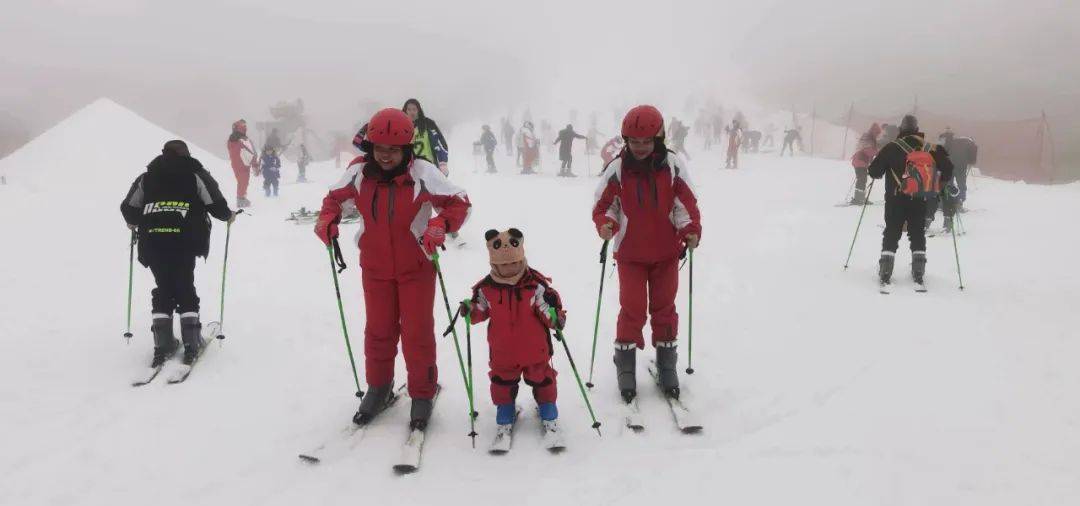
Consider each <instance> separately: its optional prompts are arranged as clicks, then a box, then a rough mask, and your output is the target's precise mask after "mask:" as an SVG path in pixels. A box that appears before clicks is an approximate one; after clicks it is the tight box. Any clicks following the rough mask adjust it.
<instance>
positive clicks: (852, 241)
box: [844, 179, 874, 271]
mask: <svg viewBox="0 0 1080 506" xmlns="http://www.w3.org/2000/svg"><path fill="white" fill-rule="evenodd" d="M873 189H874V180H873V179H871V180H870V184H869V185H867V187H866V196H867V197H869V196H870V192H871V191H873ZM869 201H870V199H869V198H865V199H863V204H862V210H861V211H859V223H858V224H856V225H855V236H854V237H852V238H851V248H848V252H847V260H844V270H845V271H846V270H847V268H848V263H850V262H851V252H853V251H855V239H857V238H858V237H859V228H860V227H862V220H863V215H865V214H866V203H867V202H869Z"/></svg>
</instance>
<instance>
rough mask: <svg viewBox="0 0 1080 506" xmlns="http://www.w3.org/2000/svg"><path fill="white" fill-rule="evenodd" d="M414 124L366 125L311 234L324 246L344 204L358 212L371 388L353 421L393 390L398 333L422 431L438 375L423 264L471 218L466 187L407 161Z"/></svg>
mask: <svg viewBox="0 0 1080 506" xmlns="http://www.w3.org/2000/svg"><path fill="white" fill-rule="evenodd" d="M412 140H413V122H412V120H410V119H409V117H408V116H407V115H405V113H404V112H402V111H400V110H398V109H383V110H382V111H379V112H378V113H376V114H375V115H374V116H373V117H372V118H371V121H370V122H368V130H367V137H366V139H365V140H364V144H365V146H364V149H363V151H364V152H365V153H368V154H367V155H364V156H360V157H358V158H356V159H355V160H353V162H352V163H351V164H350V165H349V168H348V169H346V171H345V174H344V177H343V178H342V179H341V181H339V182H338V183H337V184H335V185H334V186H333V187H332V188H331V190H330V192H329V193H328V194H327V195H326V197H325V198H324V199H323V205H322V211H321V212H320V214H319V219H318V221H317V222H316V224H315V233H316V234H317V235H318V236H319V238H320V239H322V241H323V242H324V243H325V244H327V245H330V244H331V242H332V241H333V240H334V239H335V238H336V237H337V236H338V222H339V221H340V219H341V211H342V205H343V204H345V203H346V202H349V201H351V202H352V203H354V204H355V206H356V209H357V210H358V211H359V212H360V215H361V218H362V219H361V220H360V222H359V223H360V231H359V232H358V233H357V244H358V245H359V248H360V269H361V274H362V279H363V285H364V305H365V309H366V326H365V328H364V363H365V374H366V379H367V383H368V386H369V391H368V393H367V394H366V395H365V396H364V398H363V400H362V401H361V403H360V409H359V410H358V412H357V414H356V416H355V417H354V418H353V421H355V422H356V423H358V424H361V425H363V424H366V423H368V422H369V421H371V419H372V418H374V417H375V416H376V415H377V414H378V413H379V412H380V411H381V410H382V409H383V408H384V407H385V406H386V402H387V400H388V399H389V398H390V396H391V392H392V391H393V382H394V359H395V357H396V356H397V343H398V340H399V337H400V340H401V347H402V352H403V354H404V356H405V368H406V369H407V372H408V380H407V381H408V391H409V396H410V397H411V398H412V399H413V401H412V402H413V405H412V413H411V417H410V420H411V422H410V423H411V425H412V426H413V427H414V428H416V427H422V426H426V424H427V419H428V418H429V417H430V414H431V399H432V398H433V397H434V395H435V389H436V382H437V381H438V370H437V368H436V365H435V319H434V302H435V266H434V264H433V263H432V261H431V257H432V255H434V253H435V251H436V249H437V248H438V247H439V246H441V245H442V244H443V242H444V240H445V236H446V234H447V233H448V232H454V231H456V230H458V229H459V228H461V225H462V224H463V223H464V222H465V220H466V218H467V217H468V214H469V206H470V204H469V199H468V196H467V195H466V194H465V191H464V190H462V189H461V188H458V187H457V186H454V185H453V184H452V183H451V182H450V181H449V180H447V179H446V176H444V175H443V174H442V172H440V171H439V169H438V168H437V167H435V166H434V165H432V164H431V163H430V162H428V161H426V160H423V159H420V158H417V157H415V156H413V153H412V148H411V146H412Z"/></svg>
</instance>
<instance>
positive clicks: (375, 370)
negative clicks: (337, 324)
mask: <svg viewBox="0 0 1080 506" xmlns="http://www.w3.org/2000/svg"><path fill="white" fill-rule="evenodd" d="M245 130H246V124H244V122H243V121H239V122H237V124H235V125H234V135H233V136H231V137H230V146H229V147H230V156H231V158H233V161H234V162H238V163H234V171H235V173H236V177H237V181H238V195H237V203H238V204H245V205H246V204H248V202H246V199H245V193H244V191H245V190H246V188H242V187H241V182H243V183H246V182H247V177H249V171H248V170H247V169H250V167H251V164H252V162H251V161H248V160H247V159H246V157H247V155H251V156H253V155H254V150H253V149H250V148H251V146H250V141H248V140H247V139H246V132H245ZM523 130H529V129H523ZM664 132H665V129H664V120H663V117H662V115H661V113H660V112H659V111H658V110H657V109H656V108H655V107H652V106H638V107H635V108H633V109H631V110H630V111H629V112H627V114H626V116H625V118H624V120H623V122H622V132H621V133H622V135H621V136H620V137H621V140H622V143H621V148H618V149H617V150H615V149H614V148H615V147H616V146H617V144H612V143H609V146H606V147H605V150H607V151H609V152H614V153H615V156H614V157H613V158H612V159H611V160H610V161H608V162H607V163H606V168H605V169H604V172H603V174H602V176H601V178H600V185H599V187H598V189H597V192H596V196H595V201H594V203H593V208H592V215H591V219H592V221H593V224H594V226H595V227H596V231H597V234H598V236H599V238H600V239H602V240H603V241H605V242H609V241H610V242H611V244H612V245H613V251H614V258H615V260H616V261H617V266H618V271H619V279H620V296H619V300H620V311H619V315H618V319H617V324H616V331H615V336H614V341H615V350H614V360H615V364H616V379H617V381H618V385H619V389H620V393H621V396H622V397H623V399H624V400H627V401H629V400H631V399H633V398H634V397H635V396H636V392H637V387H636V379H635V374H636V372H635V371H636V368H635V354H636V350H638V349H642V348H644V347H645V345H646V341H645V338H644V333H643V328H644V326H645V324H646V322H648V321H650V320H651V329H652V332H651V340H650V344H651V345H652V346H653V347H654V348H655V349H656V362H657V364H658V368H659V381H660V384H661V387H662V388H663V391H664V392H665V393H666V395H668V396H672V397H676V398H677V397H678V396H679V381H678V373H677V369H676V361H677V356H678V355H677V351H676V349H677V348H676V346H677V336H678V321H679V320H678V314H677V312H676V309H675V295H676V292H677V290H678V285H679V276H678V273H679V258H680V255H681V254H682V253H684V252H685V251H686V249H688V248H689V249H694V248H697V246H698V244H699V242H700V237H701V214H700V211H699V210H698V206H697V197H696V195H695V193H694V189H693V185H692V183H691V178H690V174H689V170H688V167H687V165H686V163H685V162H684V161H683V160H682V159H681V158H679V157H678V156H677V155H676V154H675V153H673V152H672V151H671V150H670V149H669V148H668V146H667V145H666V143H665V133H664ZM494 137H495V134H494V132H492V131H491V128H490V127H486V126H485V128H484V133H483V136H482V138H481V141H480V143H481V144H482V145H483V148H484V150H485V152H486V153H487V155H488V164H489V170H494V163H493V160H492V158H491V155H492V154H493V152H494V150H495V148H496V146H497V142H496V139H495V138H494ZM583 137H584V136H581V135H580V134H577V133H576V132H574V130H573V128H572V127H571V126H568V127H567V128H566V129H564V130H563V131H562V132H560V135H559V138H558V139H557V140H556V142H557V143H560V144H561V151H565V152H566V153H565V155H564V156H561V158H562V159H563V162H564V169H563V170H564V172H566V173H568V174H572V173H570V167H571V164H572V158H571V157H570V156H569V151H570V146H571V145H572V144H571V143H572V141H573V140H574V139H580V138H583ZM358 139H359V148H360V149H361V151H362V154H361V155H360V156H358V157H357V158H356V159H355V160H353V161H352V162H351V163H350V164H349V166H348V168H347V169H346V170H345V172H344V174H343V175H342V177H341V179H340V180H339V181H338V182H337V183H336V184H334V185H333V186H332V187H331V189H330V191H329V192H328V193H327V194H326V196H325V198H324V199H323V202H322V208H321V210H320V212H319V216H318V219H317V221H316V223H315V226H314V232H315V234H316V235H317V236H318V238H319V240H321V241H322V242H323V243H324V244H325V245H326V246H327V247H328V248H331V249H337V240H338V237H339V228H338V227H339V224H340V223H341V219H342V216H343V213H345V212H346V209H347V208H350V209H354V210H355V211H356V212H358V213H359V215H360V217H359V219H360V220H361V222H362V226H361V227H360V230H361V232H360V233H359V234H358V236H357V246H358V247H359V251H360V255H359V265H360V279H361V282H362V286H363V292H364V306H365V315H366V318H365V328H364V347H363V349H364V366H365V367H364V374H365V379H366V382H367V384H368V391H367V393H366V394H365V395H364V396H363V398H362V400H361V402H360V406H359V408H358V409H357V412H356V414H355V416H354V418H353V421H354V422H355V423H357V424H359V425H363V424H366V423H369V422H370V421H371V420H372V419H373V418H374V417H376V416H377V415H378V414H379V412H380V411H382V410H383V409H385V408H386V407H387V405H388V403H389V401H390V399H391V398H392V396H393V395H394V391H395V390H394V383H395V378H397V375H396V374H395V370H394V362H395V357H396V356H397V353H398V346H399V342H400V346H401V351H402V354H403V356H404V359H405V367H406V374H405V378H404V380H405V383H406V385H407V386H406V388H407V390H408V394H409V397H410V398H411V399H412V404H411V406H410V417H409V419H410V426H411V427H413V428H417V429H421V430H422V429H423V428H424V427H425V426H426V425H427V423H428V420H429V419H430V417H431V414H432V411H433V398H434V397H435V394H436V391H437V389H438V384H439V370H438V367H437V362H436V354H437V347H436V341H435V315H434V312H435V307H434V301H435V296H436V278H437V275H438V269H439V267H438V263H437V258H438V252H439V249H440V248H441V247H442V246H443V244H444V243H445V242H446V238H447V236H448V235H449V234H453V233H455V232H457V231H458V230H460V229H461V227H462V225H463V224H464V223H465V221H466V219H467V218H468V216H469V214H470V208H471V207H472V205H473V202H472V201H471V200H470V199H469V197H468V194H467V193H466V191H465V189H463V188H461V187H459V186H457V185H455V184H454V183H453V182H451V180H450V179H449V178H448V177H447V176H448V172H447V169H446V164H447V157H448V151H447V149H446V144H445V141H444V138H443V136H442V134H441V132H440V131H439V129H438V126H437V125H436V124H435V122H434V121H432V120H430V119H429V118H426V117H425V115H424V113H423V109H421V108H420V104H419V102H418V101H415V100H414V99H410V100H409V101H407V102H406V103H405V105H404V107H402V108H401V109H394V108H388V109H383V110H380V111H378V112H377V113H375V115H374V116H372V117H371V119H370V121H368V123H367V125H365V128H363V129H362V132H361V134H358ZM533 140H535V138H533ZM234 141H235V142H236V143H237V148H236V150H234V149H233V142H234ZM234 153H235V156H234ZM534 156H535V153H534V154H533V155H528V154H527V156H526V160H528V162H527V164H526V168H529V167H532V165H531V162H532V161H533V157H534ZM261 158H263V165H262V166H261V168H262V173H263V175H264V177H265V175H266V174H267V169H270V168H272V167H273V166H274V163H273V162H267V160H270V159H272V158H274V151H273V149H270V148H268V149H267V152H266V153H265V154H264V156H263V157H261ZM267 163H269V165H267ZM238 166H240V167H243V168H244V169H245V170H239V169H237V167H238ZM643 187H644V188H651V190H650V191H649V192H646V193H643V192H641V191H640V189H641V188H643ZM268 191H269V190H268ZM480 205H483V203H480ZM121 211H122V214H123V217H124V219H125V221H126V222H127V223H128V226H129V227H130V228H131V229H132V231H133V234H134V235H137V238H138V244H139V260H140V262H142V263H143V265H145V266H148V267H149V268H150V269H151V271H152V272H153V273H154V278H155V282H156V285H157V286H156V287H155V288H154V290H153V292H152V293H153V304H152V311H153V324H152V326H151V330H152V332H153V334H154V356H153V360H152V364H151V366H152V367H160V366H161V364H162V363H163V362H165V361H166V360H168V359H169V358H170V357H171V356H172V355H173V354H175V353H176V352H177V351H178V350H179V348H180V344H181V343H180V341H177V340H176V339H175V338H174V337H173V319H172V318H173V314H174V313H178V314H179V315H180V318H181V334H182V344H183V347H184V362H185V363H187V364H191V363H193V362H194V361H195V360H196V359H197V358H198V354H199V351H200V350H201V347H202V346H203V345H204V343H203V342H202V338H201V334H200V331H199V329H200V327H201V322H200V320H199V299H198V296H197V295H196V292H195V286H194V276H193V271H194V266H195V258H196V257H198V256H206V255H207V252H208V247H209V232H210V226H209V218H208V215H209V216H213V217H214V218H217V219H219V220H223V221H227V222H229V223H232V221H233V220H234V219H235V217H236V213H235V212H234V211H233V210H231V209H230V208H229V206H228V203H227V201H226V200H225V198H224V197H223V196H222V194H221V192H220V191H219V190H218V185H217V183H216V182H215V181H214V179H213V177H211V176H210V174H209V173H208V172H207V171H206V170H205V169H203V168H202V166H201V165H200V164H199V162H198V161H197V160H195V159H194V158H192V157H191V155H190V153H189V152H188V151H187V148H186V146H185V145H184V144H183V142H181V141H170V142H169V143H166V145H165V146H164V148H163V150H162V154H161V155H160V156H158V157H157V158H155V159H154V160H153V161H152V162H151V163H150V165H148V168H147V172H146V173H144V174H142V175H140V176H139V177H138V178H137V179H136V180H135V182H134V183H133V184H132V186H131V188H130V190H129V191H128V194H127V196H126V197H125V199H124V201H123V203H122V205H121ZM484 238H485V242H486V244H487V249H488V253H489V266H488V269H487V271H488V272H487V273H486V274H485V275H484V276H483V278H482V279H481V280H480V281H478V282H477V283H475V284H474V285H473V286H472V288H471V290H470V292H469V296H468V297H467V298H465V300H463V301H462V302H461V303H460V304H459V307H458V314H459V315H460V316H462V317H467V322H470V323H472V324H475V323H480V322H483V321H487V322H488V344H489V348H490V350H491V353H490V357H489V358H490V359H489V372H488V378H489V380H490V394H491V400H492V402H493V404H494V405H495V411H496V422H497V424H498V427H499V430H500V431H505V430H509V427H510V425H511V424H512V423H513V421H514V418H515V417H516V410H515V403H516V397H517V393H518V389H519V384H520V382H521V381H524V382H525V384H526V385H528V386H530V387H531V388H532V390H533V397H534V398H535V400H536V402H537V406H538V410H539V413H540V417H541V419H542V420H543V423H544V424H545V427H546V429H547V430H549V431H558V424H557V419H558V408H557V405H556V402H557V381H556V377H557V372H556V371H555V369H554V367H553V366H552V355H553V347H552V343H551V333H552V331H555V332H558V331H559V330H560V329H562V328H563V327H564V326H565V324H566V317H567V311H566V308H565V306H564V302H563V300H562V299H561V297H560V296H559V294H558V292H557V291H556V290H555V289H554V287H553V285H552V281H551V279H550V278H548V277H546V276H545V275H544V274H542V273H541V272H540V271H538V270H536V269H535V268H534V267H533V266H532V264H531V263H530V262H529V261H528V260H527V258H526V256H525V233H524V232H523V231H522V230H521V229H520V228H509V229H506V230H494V229H493V230H489V231H488V232H486V233H485V237H484Z"/></svg>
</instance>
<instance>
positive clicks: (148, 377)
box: [131, 322, 221, 387]
mask: <svg viewBox="0 0 1080 506" xmlns="http://www.w3.org/2000/svg"><path fill="white" fill-rule="evenodd" d="M220 330H221V324H220V323H218V322H210V323H208V324H206V330H205V331H204V332H203V336H202V339H203V345H202V347H201V348H199V354H198V355H196V356H195V361H194V362H192V363H191V365H186V364H178V365H177V366H176V368H174V369H173V371H172V374H169V379H168V380H167V381H166V383H168V384H170V385H176V384H178V383H183V382H185V381H187V379H188V377H190V376H191V372H192V371H193V370H195V365H196V364H198V363H199V359H201V358H202V356H203V354H205V353H206V350H207V349H209V348H210V344H211V343H213V342H214V338H215V336H217V335H218V334H219V333H220ZM207 335H209V336H210V337H209V338H207V337H206V336H207ZM177 351H178V352H179V350H177ZM170 362H173V360H167V361H165V362H164V363H163V364H161V365H159V366H157V367H150V368H147V370H146V372H145V374H144V375H143V376H141V377H139V378H137V379H136V380H135V381H132V382H131V386H133V387H141V386H146V385H149V384H150V383H152V382H153V381H154V379H155V378H157V377H158V376H160V375H161V372H162V371H163V370H164V369H165V366H166V365H167V364H169V363H170Z"/></svg>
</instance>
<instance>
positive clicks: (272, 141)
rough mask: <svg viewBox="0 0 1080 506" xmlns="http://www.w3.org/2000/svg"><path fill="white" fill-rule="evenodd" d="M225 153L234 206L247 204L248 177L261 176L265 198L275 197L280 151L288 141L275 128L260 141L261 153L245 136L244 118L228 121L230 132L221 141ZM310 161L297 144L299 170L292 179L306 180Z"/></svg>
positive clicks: (279, 180) (301, 147) (305, 150)
mask: <svg viewBox="0 0 1080 506" xmlns="http://www.w3.org/2000/svg"><path fill="white" fill-rule="evenodd" d="M225 147H226V149H227V150H228V152H229V165H230V166H232V170H233V175H234V176H236V207H238V208H245V207H250V206H251V200H249V199H248V195H247V191H248V186H249V185H250V183H251V176H253V175H254V176H255V177H260V176H261V177H262V178H263V191H264V192H265V193H266V196H267V197H277V196H278V190H279V188H280V187H281V154H282V153H284V152H285V150H286V149H288V147H289V144H288V143H284V142H282V140H281V136H280V134H279V133H278V130H277V129H276V128H275V129H271V130H270V134H269V135H267V137H266V142H265V143H264V144H263V149H262V153H257V152H256V150H255V144H254V143H253V142H252V141H251V138H249V137H248V127H247V121H245V120H243V119H240V120H237V121H236V122H234V123H233V124H232V133H230V134H229V139H228V141H226V143H225ZM310 163H311V154H310V153H309V152H308V150H307V146H305V145H304V144H300V148H299V156H298V158H297V161H296V165H297V167H298V169H299V171H298V174H297V177H296V182H298V183H304V182H307V166H308V164H310Z"/></svg>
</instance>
